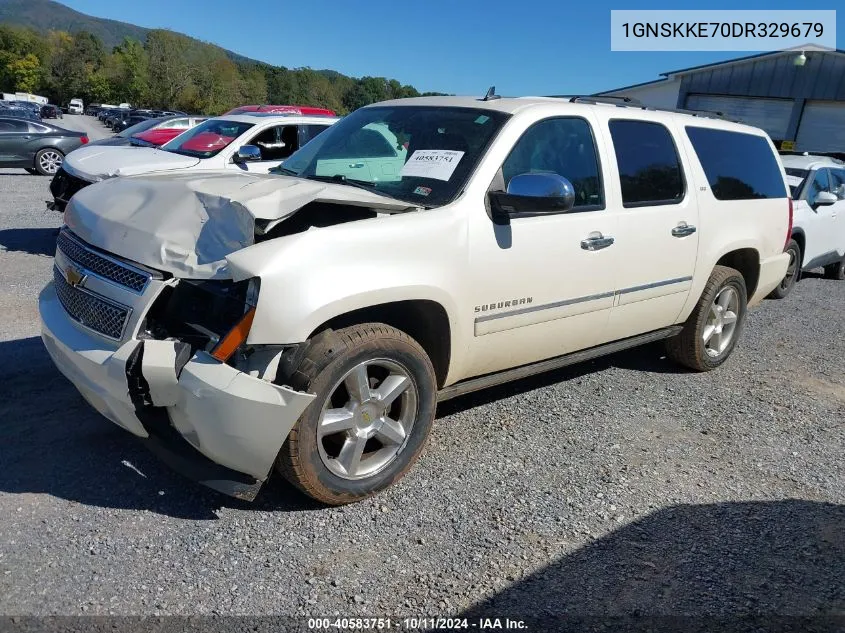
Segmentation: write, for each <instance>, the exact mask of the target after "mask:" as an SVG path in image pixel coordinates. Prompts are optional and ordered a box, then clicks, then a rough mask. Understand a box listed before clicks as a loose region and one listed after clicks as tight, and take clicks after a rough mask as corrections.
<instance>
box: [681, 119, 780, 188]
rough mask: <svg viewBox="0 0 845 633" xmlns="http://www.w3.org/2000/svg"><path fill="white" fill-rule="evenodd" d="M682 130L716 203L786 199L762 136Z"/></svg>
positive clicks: (768, 148) (770, 151)
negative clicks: (684, 131) (687, 138)
mask: <svg viewBox="0 0 845 633" xmlns="http://www.w3.org/2000/svg"><path fill="white" fill-rule="evenodd" d="M686 131H687V136H688V137H689V140H690V143H692V147H693V149H694V150H695V153H696V156H698V161H699V162H700V163H701V167H702V169H703V170H704V174H705V175H706V176H707V181H708V182H709V183H710V190H711V191H712V192H713V195H714V196H715V197H716V199H717V200H755V199H760V198H786V197H787V196H786V187H785V186H784V182H783V176H782V175H781V171H780V166H779V163H778V159H777V157H776V156H775V153H774V151H773V150H772V148H771V146H770V145H769V142H768V141H767V140H766V138H765V137H762V136H757V135H755V134H746V133H744V132H733V131H729V130H717V129H713V128H703V127H692V126H687V128H686Z"/></svg>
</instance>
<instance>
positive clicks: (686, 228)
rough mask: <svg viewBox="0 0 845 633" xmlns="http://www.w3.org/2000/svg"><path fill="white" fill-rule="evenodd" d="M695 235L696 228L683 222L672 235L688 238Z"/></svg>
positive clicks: (673, 230)
mask: <svg viewBox="0 0 845 633" xmlns="http://www.w3.org/2000/svg"><path fill="white" fill-rule="evenodd" d="M693 233H695V227H694V226H692V225H691V224H687V223H686V222H681V223H680V224H679V225H678V226H676V227H675V228H674V229H672V235H673V236H674V237H686V236H687V235H692V234H693Z"/></svg>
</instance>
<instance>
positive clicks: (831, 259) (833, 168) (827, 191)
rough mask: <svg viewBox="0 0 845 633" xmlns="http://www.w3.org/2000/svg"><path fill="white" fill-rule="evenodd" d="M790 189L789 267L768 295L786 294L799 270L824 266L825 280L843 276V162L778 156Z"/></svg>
mask: <svg viewBox="0 0 845 633" xmlns="http://www.w3.org/2000/svg"><path fill="white" fill-rule="evenodd" d="M781 162H782V163H783V166H784V168H785V169H786V179H787V182H788V183H789V188H790V190H791V192H792V198H793V201H794V202H793V204H794V215H793V224H792V240H791V242H790V243H789V245H788V246H787V250H788V251H789V253H790V263H789V268H788V269H787V272H786V277H784V279H783V282H781V284H780V285H779V286H778V287H777V288H776V289H775V290H774V292H773V293H772V296H773V297H774V298H777V299H782V298H784V297H785V296H786V295H788V294H789V291H790V290H792V287H793V286H794V285H795V282H796V281H798V279H799V278H800V276H801V271H804V270H812V269H814V268H822V267H823V268H824V273H825V277H827V278H828V279H840V280H842V279H845V163H843V162H842V161H840V160H836V159H835V158H829V157H827V156H813V155H809V154H802V155H785V156H781Z"/></svg>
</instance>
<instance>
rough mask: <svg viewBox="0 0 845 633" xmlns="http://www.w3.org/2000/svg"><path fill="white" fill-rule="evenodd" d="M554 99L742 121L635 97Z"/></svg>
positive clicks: (568, 96)
mask: <svg viewBox="0 0 845 633" xmlns="http://www.w3.org/2000/svg"><path fill="white" fill-rule="evenodd" d="M549 96H550V97H551V98H553V99H566V100H567V101H569V102H570V103H609V104H611V105H615V106H617V107H620V108H636V109H638V110H654V111H657V112H677V113H678V114H689V115H691V116H697V117H705V118H710V119H722V120H723V121H731V122H733V123H742V121H740V120H739V119H732V118H730V117H728V116H727V115H726V114H725V113H724V112H718V111H711V110H685V109H683V108H660V107H657V106H650V105H647V104H645V103H643V102H642V101H640V100H638V99H634V98H633V97H615V96H595V95H574V96H572V95H549Z"/></svg>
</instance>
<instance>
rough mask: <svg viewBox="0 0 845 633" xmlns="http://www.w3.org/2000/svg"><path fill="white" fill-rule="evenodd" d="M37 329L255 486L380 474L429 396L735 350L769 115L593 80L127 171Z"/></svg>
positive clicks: (229, 474)
mask: <svg viewBox="0 0 845 633" xmlns="http://www.w3.org/2000/svg"><path fill="white" fill-rule="evenodd" d="M65 223H66V226H65V227H64V228H63V229H62V231H61V233H60V235H59V238H58V249H57V252H56V258H55V269H54V281H53V282H52V283H51V284H49V285H48V286H47V287H46V288H45V289H44V290H43V292H42V293H41V296H40V314H41V320H42V324H43V327H42V332H43V334H42V336H43V340H44V343H45V345H46V347H47V350H48V351H49V353H50V355H51V356H52V358H53V360H54V361H55V363H56V365H57V366H58V368H59V369H60V370H61V371H62V373H63V374H64V375H65V376H67V377H68V378H69V379H70V380H71V381H72V382H73V383H74V384H75V385H76V387H77V388H78V389H79V391H80V392H81V393H82V395H83V396H84V397H85V398H86V399H87V400H88V402H90V403H91V405H92V406H93V407H94V408H96V409H97V410H98V411H99V412H101V413H102V414H103V415H104V416H106V417H107V418H109V419H110V420H112V421H113V422H115V423H116V424H118V425H120V426H122V427H123V428H125V429H127V430H128V431H130V432H132V433H134V434H135V435H137V436H139V437H141V438H144V440H145V441H146V442H147V443H148V444H149V446H150V447H151V448H153V449H155V450H156V451H157V452H159V454H160V455H161V456H162V457H163V458H164V459H166V460H167V461H169V462H170V463H171V464H172V465H173V466H175V467H176V468H177V469H179V470H181V471H182V472H185V473H187V474H188V475H189V476H191V477H192V478H194V479H196V480H198V481H200V482H202V483H205V484H206V485H209V486H211V487H213V488H216V489H217V490H221V491H223V492H226V493H228V494H232V495H235V496H238V497H241V498H247V499H249V498H252V497H254V495H255V494H256V492H257V490H258V488H259V487H260V485H261V484H262V482H263V481H264V480H266V479H267V478H268V476H269V475H270V473H271V471H272V470H273V468H274V465H275V467H276V469H278V470H279V471H280V472H281V473H282V474H283V475H284V476H285V477H286V478H288V479H289V480H290V481H291V482H292V483H293V484H295V485H296V486H298V487H299V488H300V489H301V490H303V491H304V492H306V493H307V494H309V495H311V496H313V497H315V498H316V499H319V500H321V501H323V502H325V503H329V504H341V503H348V502H351V501H355V500H358V499H361V498H364V497H367V496H369V495H371V494H374V493H375V492H377V491H378V490H380V489H383V488H385V487H387V486H389V485H390V484H391V483H393V482H394V481H396V480H397V479H398V478H399V477H400V476H401V475H402V474H403V473H404V472H406V471H407V470H408V469H409V468H410V467H411V465H412V464H413V463H414V461H415V460H416V458H417V456H418V455H419V454H420V451H421V450H422V448H423V445H424V443H425V441H426V438H427V436H428V434H429V431H430V429H431V425H432V422H433V420H434V415H435V408H436V404H437V402H438V400H444V399H447V398H451V397H454V396H458V395H460V394H464V393H466V392H469V391H472V390H476V389H481V388H484V387H488V386H491V385H494V384H497V383H501V382H504V381H507V380H513V379H516V378H520V377H523V376H527V375H530V374H533V373H537V372H540V371H545V370H548V369H552V368H556V367H561V366H563V365H566V364H569V363H573V362H577V361H581V360H585V359H589V358H593V357H596V356H598V355H601V354H607V353H610V352H614V351H617V350H621V349H624V348H628V347H631V346H634V345H638V344H642V343H647V342H650V341H657V340H660V339H665V341H666V349H667V350H668V354H669V356H671V357H672V358H673V359H675V360H677V361H679V362H680V363H681V364H683V365H685V366H687V367H689V368H692V369H694V370H698V371H706V370H710V369H714V368H716V367H718V366H719V365H721V364H722V363H724V362H725V360H726V359H727V358H728V357H729V355H730V354H731V352H732V351H733V349H734V347H735V345H736V344H737V341H738V339H739V337H740V334H741V332H742V327H743V323H744V321H745V318H746V311H747V308H748V307H750V306H753V305H755V304H757V303H758V302H759V301H761V299H762V298H763V297H765V296H766V295H768V294H769V293H770V292H771V291H772V290H773V289H774V288H775V287H776V286H777V285H778V284H779V283H780V281H781V280H782V279H783V278H784V274H785V272H786V268H787V263H788V260H789V255H788V254H786V253H785V252H784V245H785V243H786V241H787V240H788V239H789V237H790V231H791V200H790V198H789V195H788V191H787V186H786V182H785V176H784V172H783V168H782V166H781V165H780V163H779V162H778V159H777V155H776V152H775V149H774V147H773V145H772V143H771V141H770V140H769V138H768V137H767V136H766V134H765V133H764V132H762V131H761V130H759V129H756V128H753V127H747V126H744V125H739V124H735V123H730V122H726V121H723V120H719V119H716V118H708V117H706V116H692V115H689V114H683V113H678V112H672V111H657V110H653V109H645V108H643V107H632V106H630V105H622V106H621V107H617V106H616V105H612V104H609V103H603V102H600V101H599V100H598V99H591V98H571V99H559V98H507V99H505V98H497V97H495V96H491V95H488V96H487V97H485V98H484V99H475V98H469V97H429V98H416V99H404V100H400V101H390V102H384V103H379V104H375V105H373V106H368V107H365V108H362V109H360V110H357V111H356V112H354V113H352V114H350V115H349V116H347V117H345V118H344V119H342V120H341V121H339V122H338V123H337V124H335V125H334V126H332V127H331V128H329V129H328V130H326V132H324V133H323V134H321V135H320V136H318V137H317V138H316V139H314V141H312V142H311V143H309V144H308V145H306V146H305V147H303V148H302V149H301V150H299V151H298V152H297V153H295V154H294V155H293V156H291V157H290V158H289V159H288V160H287V161H286V162H285V164H284V167H283V170H282V173H281V174H279V175H273V174H270V175H266V174H243V173H233V172H230V171H219V172H204V173H199V172H196V173H190V172H175V173H169V174H152V175H149V174H148V175H140V176H130V177H124V178H113V179H108V180H104V181H102V182H100V183H97V184H95V185H92V186H90V187H86V188H85V189H83V190H82V191H80V192H79V193H77V194H76V195H75V196H74V197H73V198H72V199H71V201H70V204H69V205H68V208H67V211H66V213H65Z"/></svg>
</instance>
